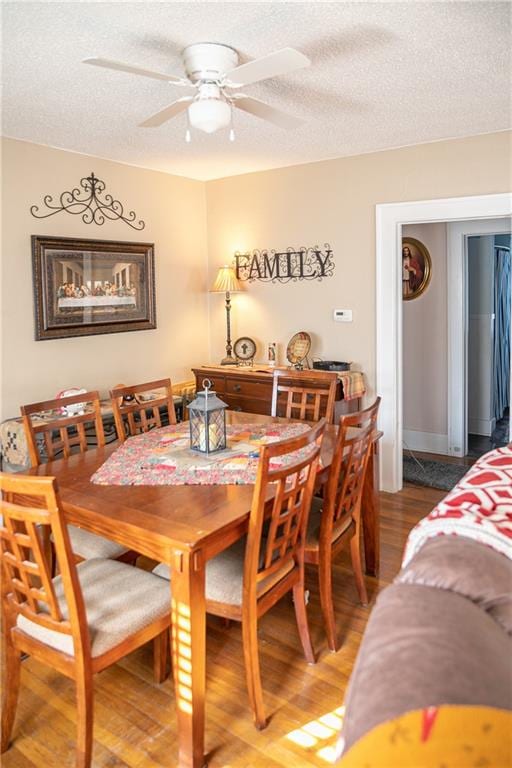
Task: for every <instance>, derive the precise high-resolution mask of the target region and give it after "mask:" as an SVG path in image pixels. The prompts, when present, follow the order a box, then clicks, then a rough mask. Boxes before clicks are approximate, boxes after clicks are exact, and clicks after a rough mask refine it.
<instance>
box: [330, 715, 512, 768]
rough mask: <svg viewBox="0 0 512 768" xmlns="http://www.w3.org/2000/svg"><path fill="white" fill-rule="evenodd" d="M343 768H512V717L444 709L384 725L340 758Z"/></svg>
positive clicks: (371, 732) (374, 729)
mask: <svg viewBox="0 0 512 768" xmlns="http://www.w3.org/2000/svg"><path fill="white" fill-rule="evenodd" d="M338 765H340V766H342V768H477V766H478V768H480V766H481V767H482V768H484V767H485V768H510V767H511V766H512V713H511V712H507V711H505V710H503V709H494V708H492V707H470V706H458V705H444V706H441V707H428V708H427V709H418V710H414V711H413V712H407V713H406V714H405V715H401V716H400V717H397V718H395V719H394V720H390V721H389V722H387V723H381V725H378V726H376V727H375V728H373V729H372V730H371V731H369V732H368V733H367V734H365V735H364V736H363V737H362V738H361V739H359V741H357V742H356V743H355V744H354V745H353V746H352V747H351V749H349V751H348V752H347V753H346V754H345V755H344V756H343V757H342V758H341V760H340V761H339V763H338Z"/></svg>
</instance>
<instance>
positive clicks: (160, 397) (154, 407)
mask: <svg viewBox="0 0 512 768" xmlns="http://www.w3.org/2000/svg"><path fill="white" fill-rule="evenodd" d="M156 390H164V392H163V394H161V393H160V394H157V392H156ZM110 398H111V400H112V410H113V412H114V421H115V424H116V431H117V436H118V438H119V440H122V441H124V440H126V438H127V437H131V436H133V435H138V434H139V433H141V432H149V430H150V429H154V428H155V427H161V426H163V425H162V414H161V413H160V408H162V407H163V408H164V413H165V412H166V411H167V419H168V423H169V424H176V412H175V410H174V400H173V396H172V386H171V380H170V379H160V380H159V381H150V382H146V383H145V384H134V385H132V386H130V387H125V386H118V387H114V388H113V389H112V390H110Z"/></svg>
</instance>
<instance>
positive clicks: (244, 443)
mask: <svg viewBox="0 0 512 768" xmlns="http://www.w3.org/2000/svg"><path fill="white" fill-rule="evenodd" d="M308 429H309V427H308V425H307V424H300V423H295V424H284V423H283V424H279V423H275V424H268V423H267V424H264V423H254V424H237V425H228V426H227V427H226V430H227V444H228V447H227V449H226V450H225V451H221V452H218V453H214V454H211V455H210V456H205V455H204V454H201V453H198V452H196V451H193V450H191V448H190V439H189V424H188V422H185V423H183V424H177V425H171V426H169V427H162V428H161V429H154V430H151V431H150V432H146V433H144V434H141V435H136V436H135V437H130V438H128V440H126V441H125V442H124V443H123V444H122V445H121V446H119V448H118V449H117V450H116V451H115V452H114V453H113V454H112V455H111V456H110V457H109V458H108V459H107V461H106V462H105V463H104V464H103V465H102V466H101V467H100V468H99V469H98V471H97V472H95V474H94V475H93V476H92V477H91V482H93V483H96V484H98V485H245V484H250V483H254V481H255V479H256V470H257V467H258V459H259V451H260V446H262V445H265V444H268V443H274V442H276V441H277V440H284V439H285V438H289V437H295V436H296V435H299V434H301V433H302V432H306V431H307V430H308ZM309 450H310V449H309V448H304V449H301V450H299V451H295V452H294V453H293V454H288V455H287V456H283V457H280V458H279V459H276V460H275V463H274V466H281V465H285V464H289V463H292V462H294V461H297V459H300V458H302V456H306V455H307V453H308V451H309ZM271 467H272V464H271Z"/></svg>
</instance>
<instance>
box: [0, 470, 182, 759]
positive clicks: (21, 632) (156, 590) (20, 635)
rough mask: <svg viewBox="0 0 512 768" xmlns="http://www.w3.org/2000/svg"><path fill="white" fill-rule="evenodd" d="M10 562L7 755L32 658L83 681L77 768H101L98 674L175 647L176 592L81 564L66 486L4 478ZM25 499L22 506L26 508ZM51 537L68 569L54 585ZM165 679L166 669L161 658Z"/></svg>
mask: <svg viewBox="0 0 512 768" xmlns="http://www.w3.org/2000/svg"><path fill="white" fill-rule="evenodd" d="M0 487H1V491H2V500H1V502H0V509H1V513H2V515H3V524H2V525H1V527H0V538H1V554H0V557H1V560H2V569H3V574H4V579H3V589H2V624H3V634H4V660H5V666H4V675H5V677H4V681H3V682H4V695H3V701H2V737H1V751H2V753H3V752H5V751H6V750H7V749H8V747H9V744H10V740H11V735H12V730H13V726H14V720H15V716H16V707H17V701H18V693H19V686H20V667H21V658H22V654H28V655H30V656H34V658H36V659H37V660H38V661H41V662H43V663H45V664H48V665H49V666H51V667H52V668H53V669H54V670H56V671H58V672H61V673H62V674H64V675H65V676H66V677H69V678H71V679H72V680H74V681H75V685H76V703H77V741H76V766H77V768H88V767H89V766H90V764H91V753H92V738H93V675H94V674H95V673H96V672H101V671H102V670H103V669H105V668H106V667H109V666H111V665H112V664H115V663H116V662H117V661H118V660H119V659H121V658H123V657H124V656H126V655H127V654H129V653H131V652H132V651H133V650H135V649H136V648H139V647H140V646H142V645H144V644H145V643H147V642H148V641H150V640H153V641H154V642H155V643H157V644H158V643H160V644H161V645H162V646H165V647H168V642H169V634H170V632H169V630H170V624H171V617H170V597H169V587H168V585H165V583H164V582H162V580H161V579H158V578H157V577H156V576H153V575H152V574H151V573H148V572H147V571H143V570H140V569H139V568H132V567H131V566H129V565H126V564H125V563H120V562H117V561H115V560H108V559H104V558H95V559H93V560H85V561H83V562H82V563H79V564H78V565H77V564H76V563H75V561H74V558H73V552H72V549H71V542H70V537H69V533H68V527H67V526H66V524H65V520H64V513H63V511H62V507H61V503H60V499H59V494H58V490H57V482H56V480H55V478H53V477H28V476H26V475H13V474H5V473H3V474H1V475H0ZM20 497H22V500H23V503H24V504H27V505H30V506H21V505H20V504H18V503H16V502H17V500H19V499H20ZM45 527H46V528H49V529H50V530H51V533H52V536H53V539H54V542H55V552H56V557H57V560H58V565H59V571H60V573H59V576H56V577H55V578H53V579H52V577H51V570H50V563H49V562H48V560H47V558H46V555H45V551H44V548H43V546H42V543H41V535H40V530H41V528H45ZM155 659H156V662H155V669H154V673H155V679H156V681H157V682H163V680H164V678H165V674H166V669H165V663H162V662H164V661H165V660H164V659H162V656H161V655H160V654H155Z"/></svg>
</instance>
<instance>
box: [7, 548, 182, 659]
mask: <svg viewBox="0 0 512 768" xmlns="http://www.w3.org/2000/svg"><path fill="white" fill-rule="evenodd" d="M77 573H78V580H79V582H80V588H81V590H82V595H83V598H84V604H85V612H86V616H87V626H88V628H89V636H90V638H91V656H92V657H93V658H95V657H97V656H102V655H103V654H104V653H107V651H110V650H111V649H112V648H115V647H116V646H117V645H119V644H120V643H121V642H122V641H123V640H124V638H125V637H127V636H129V635H131V634H133V633H135V632H138V631H139V630H142V629H144V627H146V626H149V625H150V624H152V623H153V622H154V621H155V620H157V619H159V618H160V617H163V616H165V615H168V614H169V585H168V584H166V583H165V582H163V581H162V579H158V578H155V576H153V575H152V574H151V573H147V571H142V570H141V569H140V568H133V567H131V566H129V565H126V564H124V563H119V562H117V561H116V560H102V559H99V558H98V559H93V560H85V561H84V562H83V563H79V564H78V565H77ZM53 585H54V590H55V596H56V598H57V601H58V603H59V607H60V610H61V612H62V616H63V618H64V619H65V620H68V619H69V610H68V605H67V603H66V599H65V597H64V585H63V583H62V578H61V576H56V577H55V578H54V579H53ZM44 607H45V605H44V604H42V605H41V608H42V609H43V610H44ZM16 623H17V626H18V628H19V629H21V630H22V631H23V632H25V633H26V634H27V635H30V636H31V637H33V638H34V639H35V640H39V641H40V642H42V643H46V645H49V646H51V647H52V648H55V650H58V651H63V652H64V653H67V654H69V655H70V656H73V655H74V645H73V638H72V637H71V636H70V635H64V634H63V633H62V632H56V631H55V630H52V629H48V628H46V627H43V626H41V625H40V624H36V623H35V622H33V621H30V619H28V618H26V617H25V616H23V615H21V614H20V615H19V616H18V618H17V622H16Z"/></svg>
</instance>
